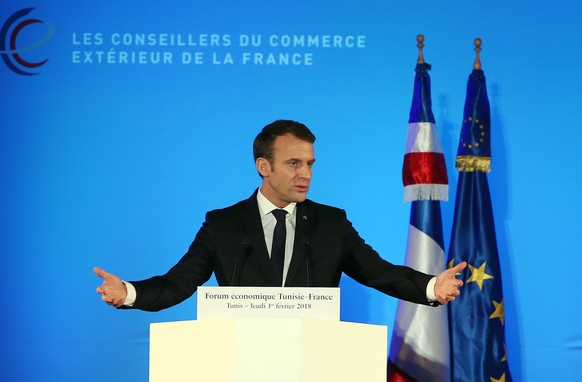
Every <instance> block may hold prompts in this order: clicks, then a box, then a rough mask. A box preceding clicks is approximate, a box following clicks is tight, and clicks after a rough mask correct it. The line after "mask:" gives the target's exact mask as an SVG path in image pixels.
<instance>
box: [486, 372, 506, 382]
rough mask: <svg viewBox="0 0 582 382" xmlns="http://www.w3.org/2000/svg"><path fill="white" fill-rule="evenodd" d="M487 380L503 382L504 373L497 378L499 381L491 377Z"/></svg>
mask: <svg viewBox="0 0 582 382" xmlns="http://www.w3.org/2000/svg"><path fill="white" fill-rule="evenodd" d="M489 379H490V380H491V382H505V373H503V374H501V377H499V379H495V378H492V377H489Z"/></svg>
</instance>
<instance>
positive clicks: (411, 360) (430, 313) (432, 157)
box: [388, 56, 450, 382]
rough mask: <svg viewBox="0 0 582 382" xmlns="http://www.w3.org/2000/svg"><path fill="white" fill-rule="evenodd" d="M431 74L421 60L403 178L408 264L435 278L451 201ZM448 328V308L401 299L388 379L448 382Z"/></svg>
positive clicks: (442, 260)
mask: <svg viewBox="0 0 582 382" xmlns="http://www.w3.org/2000/svg"><path fill="white" fill-rule="evenodd" d="M421 57H422V56H421ZM429 70H430V65H428V64H426V63H424V60H422V62H420V58H419V63H418V64H417V66H416V76H415V82H414V96H413V101H412V107H411V110H410V119H409V124H408V136H407V140H406V153H405V156H404V166H403V170H402V179H403V183H404V195H405V196H404V200H405V201H411V202H412V204H411V209H410V222H409V229H408V241H407V246H406V260H405V264H406V265H407V266H409V267H411V268H414V269H416V270H419V271H421V272H425V273H428V274H433V275H436V274H438V273H440V272H442V271H444V270H445V252H444V240H443V227H442V217H441V208H440V200H448V178H447V171H446V166H445V159H444V155H443V150H442V147H441V144H440V140H439V137H438V132H437V128H436V123H435V120H434V116H433V113H432V103H431V95H430V76H429V74H428V71H429ZM448 330H449V328H448V315H447V309H446V308H445V307H443V306H439V307H430V306H425V305H418V304H413V303H410V302H406V301H398V308H397V311H396V320H395V322H394V327H393V331H392V336H391V342H390V353H389V360H388V381H390V382H403V381H449V380H450V360H449V332H448Z"/></svg>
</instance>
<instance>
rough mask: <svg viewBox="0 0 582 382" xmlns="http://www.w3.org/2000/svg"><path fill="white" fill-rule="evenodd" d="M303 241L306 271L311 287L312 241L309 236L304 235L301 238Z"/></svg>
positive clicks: (308, 283)
mask: <svg viewBox="0 0 582 382" xmlns="http://www.w3.org/2000/svg"><path fill="white" fill-rule="evenodd" d="M301 242H302V243H303V247H305V271H306V274H307V287H308V288H309V287H311V251H312V250H313V249H312V248H311V242H310V241H309V237H307V236H304V237H303V239H302V240H301Z"/></svg>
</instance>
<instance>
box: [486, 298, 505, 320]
mask: <svg viewBox="0 0 582 382" xmlns="http://www.w3.org/2000/svg"><path fill="white" fill-rule="evenodd" d="M493 305H495V311H494V312H493V313H492V314H491V315H490V316H489V318H499V320H500V321H501V325H505V321H504V319H505V305H504V304H503V301H501V302H497V301H495V300H493Z"/></svg>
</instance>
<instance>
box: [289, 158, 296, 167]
mask: <svg viewBox="0 0 582 382" xmlns="http://www.w3.org/2000/svg"><path fill="white" fill-rule="evenodd" d="M289 165H291V166H293V167H295V166H297V161H296V160H290V161H289Z"/></svg>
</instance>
